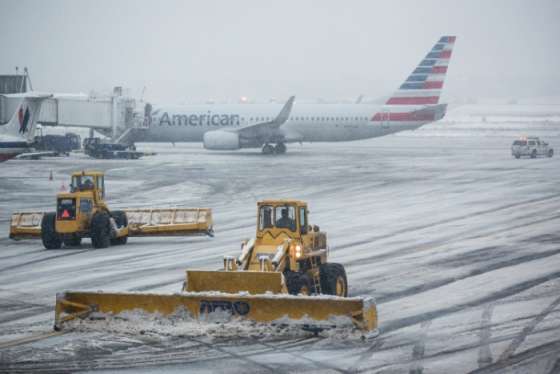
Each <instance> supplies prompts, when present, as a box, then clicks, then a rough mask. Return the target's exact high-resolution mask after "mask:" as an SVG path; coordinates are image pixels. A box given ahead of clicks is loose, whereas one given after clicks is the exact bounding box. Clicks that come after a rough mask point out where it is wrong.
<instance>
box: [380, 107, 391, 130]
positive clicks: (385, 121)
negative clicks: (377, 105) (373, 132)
mask: <svg viewBox="0 0 560 374" xmlns="http://www.w3.org/2000/svg"><path fill="white" fill-rule="evenodd" d="M381 127H382V128H384V129H388V128H389V110H388V109H387V108H386V107H383V109H381Z"/></svg>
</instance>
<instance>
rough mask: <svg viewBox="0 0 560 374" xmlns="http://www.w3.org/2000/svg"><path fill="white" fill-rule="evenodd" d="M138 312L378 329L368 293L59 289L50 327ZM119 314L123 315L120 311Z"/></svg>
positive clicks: (195, 317) (280, 323) (57, 327)
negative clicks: (350, 295)
mask: <svg viewBox="0 0 560 374" xmlns="http://www.w3.org/2000/svg"><path fill="white" fill-rule="evenodd" d="M134 311H141V312H143V313H157V314H159V315H161V316H172V315H174V314H175V315H183V316H184V313H183V314H180V313H181V312H184V311H187V312H188V314H189V315H190V317H192V318H193V319H196V320H202V321H204V320H209V321H212V320H213V319H212V318H211V317H212V314H213V313H218V314H217V315H218V316H220V317H222V318H223V317H224V315H226V316H227V317H228V320H231V319H244V320H250V321H255V322H259V323H272V324H278V325H284V324H297V325H299V324H301V325H302V327H304V328H306V327H307V328H318V329H324V328H340V327H350V328H352V327H355V328H357V329H359V330H361V331H362V332H363V333H368V332H372V331H373V330H375V329H376V328H377V310H376V307H375V303H374V302H373V301H372V300H370V299H368V298H342V297H335V296H301V295H299V296H293V295H273V294H267V295H249V294H227V293H219V292H208V293H206V292H200V293H183V294H169V295H162V294H142V293H97V292H64V293H61V294H58V295H57V298H56V310H55V330H60V329H62V328H63V326H64V323H65V322H68V321H70V320H73V319H76V318H81V319H87V318H88V317H90V316H91V317H93V316H92V314H95V318H96V319H99V318H103V317H104V316H116V315H119V314H120V313H123V312H134ZM121 317H122V316H121Z"/></svg>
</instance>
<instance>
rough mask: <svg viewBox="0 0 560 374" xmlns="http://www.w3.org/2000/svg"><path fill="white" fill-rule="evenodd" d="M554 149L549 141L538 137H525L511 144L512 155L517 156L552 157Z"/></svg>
mask: <svg viewBox="0 0 560 374" xmlns="http://www.w3.org/2000/svg"><path fill="white" fill-rule="evenodd" d="M553 154H554V150H553V149H552V147H550V146H549V145H548V143H546V142H543V141H541V140H539V138H537V137H531V138H523V139H519V140H516V141H514V142H513V144H512V145H511V155H512V156H514V157H515V158H520V157H522V156H527V157H531V158H537V157H539V156H540V157H552V155H553Z"/></svg>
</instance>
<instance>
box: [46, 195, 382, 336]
mask: <svg viewBox="0 0 560 374" xmlns="http://www.w3.org/2000/svg"><path fill="white" fill-rule="evenodd" d="M307 214H308V211H307V204H306V203H304V202H301V201H294V200H274V201H273V200H268V201H262V202H259V203H258V227H257V235H256V238H254V239H251V240H247V241H245V242H243V243H242V246H241V253H240V255H239V256H237V257H232V256H226V257H225V258H224V263H223V269H221V270H217V271H206V270H187V272H186V280H185V282H184V285H183V292H182V293H180V294H172V295H161V294H143V293H98V292H70V291H69V292H64V293H61V294H59V295H57V302H56V314H55V328H56V329H61V328H62V327H63V324H64V323H65V322H67V321H69V320H72V319H75V318H77V317H80V318H86V317H88V316H91V315H92V314H93V313H95V315H96V316H99V315H118V314H120V313H123V312H130V311H135V310H140V311H142V312H147V313H159V314H161V315H172V314H175V313H180V312H181V311H184V310H186V311H187V312H188V314H189V315H190V316H191V317H192V318H195V319H205V318H207V317H208V318H209V317H210V316H211V315H212V314H213V313H216V312H218V313H219V314H221V315H224V314H225V315H226V316H227V317H228V318H233V319H248V320H251V321H255V322H262V323H273V324H275V323H277V324H284V323H286V322H287V321H289V322H288V323H290V324H302V325H303V326H304V327H307V328H310V329H315V328H317V329H323V328H330V327H341V326H346V325H348V326H353V327H354V328H357V329H359V330H361V331H363V332H364V333H370V332H372V331H374V330H376V329H377V309H376V306H375V302H374V300H373V298H370V297H347V294H348V284H347V279H346V272H345V270H344V267H343V266H342V265H341V264H337V263H331V262H328V261H327V255H328V251H327V240H326V234H325V233H324V232H321V231H320V230H319V227H317V226H311V225H309V224H308V221H307Z"/></svg>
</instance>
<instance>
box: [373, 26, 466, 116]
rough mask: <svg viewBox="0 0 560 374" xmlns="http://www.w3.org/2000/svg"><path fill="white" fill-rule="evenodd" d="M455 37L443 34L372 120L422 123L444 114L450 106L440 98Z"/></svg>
mask: <svg viewBox="0 0 560 374" xmlns="http://www.w3.org/2000/svg"><path fill="white" fill-rule="evenodd" d="M455 39H456V37H455V36H442V37H441V38H440V39H439V41H438V42H437V43H436V44H435V45H434V47H433V48H432V49H431V50H430V52H429V53H428V54H427V55H426V57H424V59H422V61H420V64H419V65H418V66H417V67H416V68H415V69H414V71H413V72H412V74H410V75H409V76H408V78H407V79H406V81H405V82H404V83H403V84H401V86H400V87H399V89H398V90H397V91H396V92H395V93H394V94H393V95H392V96H391V97H390V98H389V99H388V100H387V102H386V103H385V106H384V107H383V108H382V110H381V111H380V112H378V113H376V114H375V115H374V117H373V118H372V121H374V122H387V121H390V122H395V123H399V122H400V123H403V124H404V123H405V122H406V123H407V124H409V125H411V126H414V124H417V125H418V126H417V127H419V126H421V125H423V124H426V123H427V122H432V121H437V120H439V119H441V118H443V116H444V115H445V111H446V109H447V106H446V104H439V99H440V96H441V91H442V89H443V83H444V81H445V76H446V74H447V68H448V66H449V61H450V59H451V53H452V51H453V46H454V45H455ZM438 104H439V105H438Z"/></svg>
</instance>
